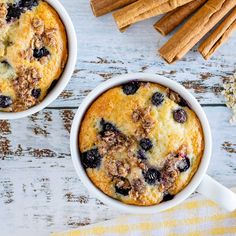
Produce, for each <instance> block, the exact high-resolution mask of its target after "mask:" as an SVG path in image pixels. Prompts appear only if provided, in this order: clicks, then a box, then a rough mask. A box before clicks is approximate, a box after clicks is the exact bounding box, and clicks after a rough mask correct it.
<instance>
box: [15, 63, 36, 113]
mask: <svg viewBox="0 0 236 236" xmlns="http://www.w3.org/2000/svg"><path fill="white" fill-rule="evenodd" d="M39 80H40V74H39V73H38V71H37V70H36V69H35V68H31V67H27V68H26V67H23V66H22V67H20V68H19V69H18V77H17V78H16V79H15V80H14V81H13V86H14V89H15V91H16V95H17V100H18V101H17V103H16V105H15V110H16V111H22V110H24V109H26V108H28V107H31V106H33V105H35V104H36V102H37V99H35V98H34V97H33V96H32V95H31V93H32V90H33V89H34V88H36V87H37V84H38V82H39Z"/></svg>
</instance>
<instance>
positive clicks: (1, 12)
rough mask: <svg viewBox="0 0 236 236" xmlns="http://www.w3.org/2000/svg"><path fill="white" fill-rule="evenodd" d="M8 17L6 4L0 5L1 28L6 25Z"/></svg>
mask: <svg viewBox="0 0 236 236" xmlns="http://www.w3.org/2000/svg"><path fill="white" fill-rule="evenodd" d="M6 15H7V8H6V5H5V4H4V3H0V28H1V27H3V26H4V25H5V22H6V21H5V19H6Z"/></svg>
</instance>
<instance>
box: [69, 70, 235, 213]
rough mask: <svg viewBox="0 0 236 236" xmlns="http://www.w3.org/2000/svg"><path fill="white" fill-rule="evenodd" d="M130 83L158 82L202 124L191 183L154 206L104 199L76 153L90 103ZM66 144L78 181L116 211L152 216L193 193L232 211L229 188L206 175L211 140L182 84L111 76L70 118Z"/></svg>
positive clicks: (148, 77) (202, 115) (143, 76)
mask: <svg viewBox="0 0 236 236" xmlns="http://www.w3.org/2000/svg"><path fill="white" fill-rule="evenodd" d="M133 80H137V81H147V82H155V83H159V84H161V85H163V86H165V87H168V88H170V89H172V90H173V91H175V92H177V93H178V94H180V95H181V96H182V97H183V98H184V99H185V100H186V101H187V102H188V103H189V106H190V107H191V108H192V110H193V111H195V113H196V114H197V116H198V117H199V119H200V122H201V124H202V128H203V133H204V139H205V149H204V154H203V157H202V160H201V163H200V166H199V168H198V170H197V172H196V173H195V175H194V176H193V178H192V180H191V181H190V183H189V184H188V185H187V186H186V187H185V188H184V189H183V190H182V191H181V192H180V193H178V194H177V195H176V196H175V197H174V198H173V199H172V200H170V201H167V202H163V203H160V204H159V205H154V206H133V205H127V204H125V203H122V202H120V201H117V200H115V199H113V198H111V197H109V196H107V195H106V194H104V193H103V192H102V191H100V190H99V189H98V188H97V187H96V186H95V185H94V184H93V183H92V182H91V180H90V179H89V178H88V176H87V174H86V171H85V170H84V168H83V166H82V163H81V161H80V160H81V159H80V152H79V140H78V134H79V129H80V124H81V121H82V119H83V116H84V114H85V112H86V111H87V109H88V108H89V106H90V105H91V103H92V102H93V101H94V100H95V99H96V98H97V97H98V96H100V95H101V94H102V93H104V92H105V91H106V90H108V89H110V88H112V87H114V86H118V85H121V84H123V83H127V82H129V81H133ZM70 145H71V154H72V160H73V163H74V166H75V169H76V171H77V174H78V175H79V177H80V179H81V181H82V182H83V183H84V185H85V186H86V187H87V188H88V190H89V191H91V193H92V194H94V196H96V197H98V198H99V199H100V200H101V201H103V202H104V203H106V204H108V205H110V206H113V207H115V208H118V209H119V210H123V211H125V212H128V213H137V214H142V213H144V214H145V213H156V212H160V211H164V210H167V209H169V208H171V207H174V206H176V205H178V204H179V203H181V202H182V201H184V200H185V199H186V198H188V197H189V196H190V194H192V193H193V192H194V191H195V190H197V191H198V192H200V193H202V194H204V195H206V196H207V197H208V198H210V199H212V200H214V201H216V202H217V203H219V204H220V205H221V206H222V207H224V208H226V209H227V210H234V209H235V208H236V195H235V194H234V193H233V192H231V191H230V190H229V189H227V188H226V187H224V186H222V185H221V184H219V183H218V182H216V181H215V180H213V179H212V178H211V177H209V176H208V175H206V171H207V168H208V166H209V162H210V158H211V153H212V137H211V130H210V126H209V123H208V120H207V117H206V115H205V113H204V111H203V109H202V107H201V106H200V104H199V103H198V101H197V100H196V99H195V98H194V97H193V96H192V95H191V94H190V93H189V92H188V91H187V90H186V89H185V88H184V87H183V86H182V85H180V84H178V83H176V82H174V81H173V80H170V79H168V78H166V77H163V76H159V75H153V74H142V73H139V74H126V75H122V76H118V77H115V78H113V79H110V80H108V81H106V82H103V83H102V84H100V85H99V86H98V87H97V88H95V89H94V90H93V91H92V92H91V93H90V94H89V95H88V96H87V97H86V98H85V99H84V101H83V102H82V104H81V105H80V107H79V109H78V111H77V113H76V115H75V117H74V121H73V124H72V128H71V138H70Z"/></svg>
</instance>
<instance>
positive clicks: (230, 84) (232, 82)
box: [222, 74, 236, 124]
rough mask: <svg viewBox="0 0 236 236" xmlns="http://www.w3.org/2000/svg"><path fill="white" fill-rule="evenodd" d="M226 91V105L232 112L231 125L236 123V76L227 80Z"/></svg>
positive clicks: (224, 84)
mask: <svg viewBox="0 0 236 236" xmlns="http://www.w3.org/2000/svg"><path fill="white" fill-rule="evenodd" d="M223 87H224V90H223V92H222V94H223V95H224V96H225V100H226V105H227V107H228V108H230V109H231V110H232V113H233V115H232V117H231V119H230V123H231V124H233V123H236V74H234V75H233V76H231V77H229V78H227V79H225V80H224V82H223Z"/></svg>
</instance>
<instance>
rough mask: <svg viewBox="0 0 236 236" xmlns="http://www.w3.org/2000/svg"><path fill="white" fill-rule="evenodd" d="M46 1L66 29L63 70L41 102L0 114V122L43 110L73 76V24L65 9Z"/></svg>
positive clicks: (74, 54) (49, 0)
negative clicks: (66, 58)
mask: <svg viewBox="0 0 236 236" xmlns="http://www.w3.org/2000/svg"><path fill="white" fill-rule="evenodd" d="M46 1H47V2H48V3H49V4H50V5H51V6H52V7H53V8H54V9H55V10H56V11H57V13H58V14H59V16H60V18H61V20H62V22H63V24H64V26H65V29H66V33H67V39H68V60H67V63H66V66H65V69H64V71H63V73H62V75H61V77H60V78H59V80H58V82H57V84H56V85H55V87H54V88H53V89H52V90H51V91H50V93H49V94H48V95H47V96H46V97H45V98H44V100H43V101H42V102H40V103H39V104H37V105H36V106H34V107H32V108H30V109H28V110H26V111H22V112H0V120H1V119H2V120H5V119H18V118H22V117H26V116H29V115H32V114H34V113H36V112H38V111H40V110H42V109H44V108H45V107H47V106H48V105H49V104H50V103H52V102H53V101H54V100H55V99H56V98H57V97H58V96H59V95H60V93H61V92H62V91H63V90H64V88H65V87H66V85H67V83H68V82H69V80H70V78H71V76H72V74H73V71H74V68H75V64H76V58H77V38H76V33H75V29H74V26H73V23H72V21H71V18H70V16H69V15H68V13H67V12H66V10H65V8H64V7H63V5H62V4H61V3H60V2H59V1H58V0H46Z"/></svg>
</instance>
